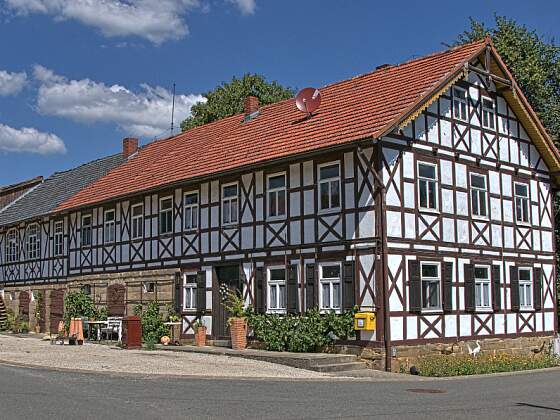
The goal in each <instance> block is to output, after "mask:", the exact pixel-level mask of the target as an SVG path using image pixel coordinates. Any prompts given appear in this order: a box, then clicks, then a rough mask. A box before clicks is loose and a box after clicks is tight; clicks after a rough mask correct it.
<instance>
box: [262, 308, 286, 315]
mask: <svg viewBox="0 0 560 420" xmlns="http://www.w3.org/2000/svg"><path fill="white" fill-rule="evenodd" d="M266 313H267V314H272V315H286V310H285V309H269V310H267V311H266Z"/></svg>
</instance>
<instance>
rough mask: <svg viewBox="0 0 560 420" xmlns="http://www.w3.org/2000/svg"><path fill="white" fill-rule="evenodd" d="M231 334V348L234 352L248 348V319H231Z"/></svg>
mask: <svg viewBox="0 0 560 420" xmlns="http://www.w3.org/2000/svg"><path fill="white" fill-rule="evenodd" d="M229 329H230V333H231V348H232V349H234V350H244V349H246V348H247V319H246V318H231V319H230V320H229Z"/></svg>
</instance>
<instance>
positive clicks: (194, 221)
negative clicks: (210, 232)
mask: <svg viewBox="0 0 560 420" xmlns="http://www.w3.org/2000/svg"><path fill="white" fill-rule="evenodd" d="M193 195H196V204H187V196H193ZM187 209H188V210H190V215H191V217H190V219H191V220H190V226H187ZM199 209H200V194H199V192H198V190H193V191H187V192H185V193H183V229H184V230H186V231H193V230H197V229H198V226H199V222H200V214H199Z"/></svg>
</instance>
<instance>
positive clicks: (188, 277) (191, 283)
mask: <svg viewBox="0 0 560 420" xmlns="http://www.w3.org/2000/svg"><path fill="white" fill-rule="evenodd" d="M196 279H197V275H196V274H184V275H183V309H184V310H185V311H188V310H193V309H196Z"/></svg>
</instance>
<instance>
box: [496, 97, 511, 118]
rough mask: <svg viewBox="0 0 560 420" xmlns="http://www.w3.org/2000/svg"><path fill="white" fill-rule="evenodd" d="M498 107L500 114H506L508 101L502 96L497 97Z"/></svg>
mask: <svg viewBox="0 0 560 420" xmlns="http://www.w3.org/2000/svg"><path fill="white" fill-rule="evenodd" d="M496 109H497V111H498V113H499V114H504V115H505V114H506V113H507V109H508V106H507V103H506V101H505V99H504V98H503V97H501V96H498V97H497V101H496Z"/></svg>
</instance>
